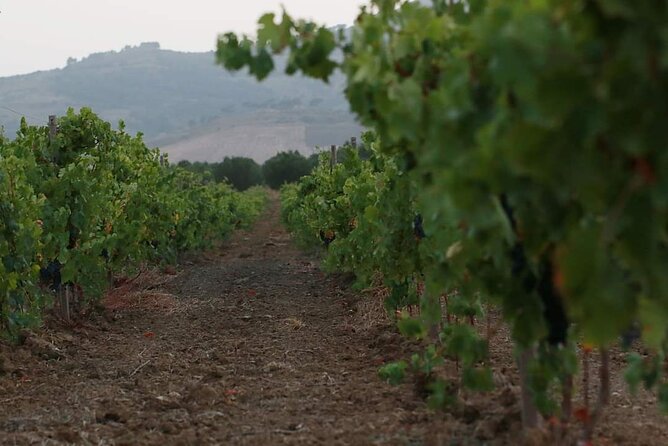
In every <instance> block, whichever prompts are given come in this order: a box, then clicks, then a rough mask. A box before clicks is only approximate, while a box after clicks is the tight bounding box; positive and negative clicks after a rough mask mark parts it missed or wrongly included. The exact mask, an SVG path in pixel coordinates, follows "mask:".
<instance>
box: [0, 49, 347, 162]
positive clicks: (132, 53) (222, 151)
mask: <svg viewBox="0 0 668 446" xmlns="http://www.w3.org/2000/svg"><path fill="white" fill-rule="evenodd" d="M342 85H343V82H342V79H341V78H334V79H333V80H332V82H331V84H330V85H323V84H321V83H319V82H316V81H313V80H310V79H305V78H300V77H288V76H285V75H284V74H282V73H280V72H277V73H275V74H274V75H272V76H270V78H269V79H267V80H266V81H265V82H262V83H260V84H258V83H257V82H256V81H255V80H254V79H253V78H251V77H250V76H247V75H245V74H230V73H228V72H226V71H225V70H224V69H222V68H221V67H219V66H216V65H215V64H214V54H213V52H208V53H182V52H176V51H169V50H162V49H160V47H159V45H158V44H157V43H144V44H141V45H139V46H136V47H130V46H128V47H126V48H124V49H123V50H121V51H118V52H116V51H111V52H106V53H96V54H92V55H90V56H89V57H86V58H84V59H82V60H80V61H76V60H74V59H71V60H70V61H68V64H67V66H66V67H65V68H62V69H55V70H50V71H41V72H37V73H32V74H28V75H21V76H12V77H5V78H0V125H1V126H3V127H4V129H5V133H6V134H8V135H12V134H13V133H14V132H15V131H16V129H17V128H18V124H19V120H20V117H19V116H18V115H17V113H15V112H18V113H20V114H22V115H26V117H27V118H28V121H29V122H30V123H36V124H37V123H42V122H46V119H47V116H48V115H49V114H62V113H64V111H65V110H66V109H67V108H68V107H74V108H79V107H82V106H90V107H92V108H93V110H95V111H96V112H97V113H98V114H99V115H100V116H101V117H103V118H104V119H106V120H109V121H112V122H116V121H118V120H119V119H123V120H124V121H125V123H126V125H127V127H128V129H129V131H131V132H136V131H142V132H143V133H144V135H145V138H146V140H147V142H148V143H149V144H150V145H159V146H161V147H163V148H164V150H166V151H167V152H168V153H169V154H170V157H171V159H172V160H174V161H178V160H180V159H191V160H200V161H218V160H220V159H221V158H222V157H223V156H225V155H246V156H250V157H253V158H255V159H256V160H257V161H264V160H265V159H266V158H268V157H269V156H271V155H273V154H274V153H275V152H276V151H277V150H281V149H298V150H300V151H302V152H304V153H310V151H311V150H312V148H313V147H315V146H316V145H328V144H335V143H341V142H343V141H344V140H346V139H348V138H349V137H350V136H352V135H354V134H356V133H357V132H359V130H360V128H359V126H358V125H357V124H356V123H355V121H354V119H353V117H352V115H351V114H350V113H349V111H348V106H347V103H346V102H345V99H344V97H343V94H342V93H341V90H342V88H343V87H342ZM10 109H11V110H13V111H11V110H10Z"/></svg>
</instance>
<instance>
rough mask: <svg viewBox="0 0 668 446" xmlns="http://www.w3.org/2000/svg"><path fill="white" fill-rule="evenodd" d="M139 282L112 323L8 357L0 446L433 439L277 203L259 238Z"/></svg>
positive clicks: (117, 301) (57, 336) (50, 334)
mask: <svg viewBox="0 0 668 446" xmlns="http://www.w3.org/2000/svg"><path fill="white" fill-rule="evenodd" d="M187 263H190V262H187ZM142 280H143V281H144V283H143V284H142V287H143V288H144V289H140V290H139V291H137V288H138V286H137V285H136V284H133V286H132V292H133V293H134V294H132V293H130V291H128V289H127V287H126V288H124V289H121V290H120V291H119V290H117V292H115V294H116V295H118V294H119V293H130V297H131V298H133V299H142V300H143V302H142V303H138V304H133V305H130V304H129V302H128V301H127V299H126V300H124V297H123V296H122V297H116V298H112V299H110V301H109V302H108V303H110V306H111V307H112V308H118V309H117V310H116V311H114V312H113V317H112V318H111V320H104V319H100V320H98V321H94V322H93V323H90V324H88V325H87V326H81V327H77V328H76V329H75V330H74V333H73V334H72V332H71V331H69V330H68V331H66V330H63V329H60V330H57V329H50V330H46V331H45V333H43V334H40V335H39V336H35V337H33V338H31V339H29V341H28V348H25V347H24V348H21V349H15V350H12V351H11V352H10V353H8V356H9V358H8V359H6V360H5V364H4V369H5V371H6V372H7V373H6V374H5V376H4V377H3V378H0V407H1V408H2V409H1V412H0V443H1V444H59V443H68V442H72V443H82V444H119V445H120V444H127V445H136V444H160V445H164V444H184V445H185V444H266V445H269V444H281V443H290V444H314V443H327V444H372V443H378V444H411V443H412V442H414V444H418V443H419V442H420V440H421V439H424V438H425V435H426V430H425V429H426V425H425V426H423V425H422V424H421V422H420V420H425V421H426V420H428V418H427V416H426V411H425V409H424V407H423V405H422V404H421V403H420V402H419V401H418V400H417V399H416V398H415V397H414V396H413V395H412V393H411V392H410V389H409V388H405V389H396V388H392V387H389V386H387V385H386V384H384V383H382V382H381V381H380V380H379V379H378V377H377V375H376V370H377V368H378V365H379V364H380V363H381V362H382V361H383V360H384V359H387V358H385V357H383V354H384V351H383V348H384V347H386V346H384V345H383V343H382V342H381V343H379V342H378V340H377V339H374V337H369V336H365V335H364V334H363V333H362V334H360V333H358V332H356V331H357V329H356V327H355V326H354V325H353V324H352V323H351V319H352V318H354V315H351V313H352V312H353V308H354V307H355V301H356V297H355V296H354V295H352V294H350V293H349V292H347V291H346V290H345V287H342V286H339V285H338V284H337V281H336V280H335V279H333V278H328V277H326V276H325V275H324V274H322V273H321V272H320V271H319V269H318V268H317V263H316V262H314V261H313V259H311V258H309V257H308V256H306V255H304V254H303V253H301V252H299V251H298V250H297V249H296V248H295V247H294V246H293V245H292V244H291V243H290V240H289V236H288V235H287V234H286V232H285V231H284V229H283V228H282V227H281V226H280V224H279V221H278V204H277V201H276V200H275V199H274V200H272V204H271V205H270V209H269V210H268V212H267V213H266V214H265V216H264V217H263V218H262V219H261V221H259V222H258V223H257V224H256V226H255V228H254V229H253V230H252V232H250V233H244V232H241V233H238V234H236V235H235V236H234V237H233V239H232V240H230V241H229V242H228V243H227V244H226V245H225V246H224V247H223V249H221V250H220V251H219V252H215V253H213V254H210V255H208V256H206V257H205V258H204V259H203V258H199V259H198V260H197V263H195V264H191V265H189V266H186V267H185V269H184V270H183V271H181V272H179V273H178V274H177V275H175V276H162V277H154V278H151V280H148V279H146V278H142V279H141V280H139V281H138V282H140V281H142ZM147 281H148V282H149V285H147V284H146V283H145V282H147ZM160 282H166V283H163V284H162V285H160ZM339 282H341V280H339ZM140 288H141V287H140ZM147 288H148V289H147ZM381 339H384V340H385V341H387V345H388V346H389V345H394V346H396V345H400V344H401V342H400V340H397V339H395V337H394V335H392V333H389V334H387V335H386V336H385V337H384V338H383V337H381ZM393 350H394V352H395V354H396V353H397V350H396V347H395V348H394V349H393Z"/></svg>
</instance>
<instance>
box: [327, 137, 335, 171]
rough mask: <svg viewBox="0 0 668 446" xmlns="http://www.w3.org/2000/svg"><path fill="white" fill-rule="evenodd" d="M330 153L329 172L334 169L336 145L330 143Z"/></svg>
mask: <svg viewBox="0 0 668 446" xmlns="http://www.w3.org/2000/svg"><path fill="white" fill-rule="evenodd" d="M331 151H332V155H331V157H330V158H329V170H330V172H333V171H334V166H335V165H336V146H335V145H334V144H332V147H331Z"/></svg>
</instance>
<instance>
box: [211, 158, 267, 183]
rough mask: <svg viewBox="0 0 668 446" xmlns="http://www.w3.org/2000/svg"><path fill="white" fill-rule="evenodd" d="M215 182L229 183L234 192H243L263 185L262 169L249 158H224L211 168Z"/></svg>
mask: <svg viewBox="0 0 668 446" xmlns="http://www.w3.org/2000/svg"><path fill="white" fill-rule="evenodd" d="M213 176H214V178H215V179H216V181H219V182H220V181H225V180H226V181H229V183H230V184H231V185H232V186H234V188H235V189H236V190H240V191H244V190H246V189H248V188H249V187H252V186H257V185H260V184H262V183H263V177H262V169H261V168H260V166H259V165H258V164H257V163H256V162H255V161H253V160H252V159H251V158H244V157H227V156H226V157H225V159H223V161H222V162H221V163H218V164H215V165H214V167H213Z"/></svg>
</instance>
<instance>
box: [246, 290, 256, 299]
mask: <svg viewBox="0 0 668 446" xmlns="http://www.w3.org/2000/svg"><path fill="white" fill-rule="evenodd" d="M255 296H257V291H255V290H248V297H255Z"/></svg>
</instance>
